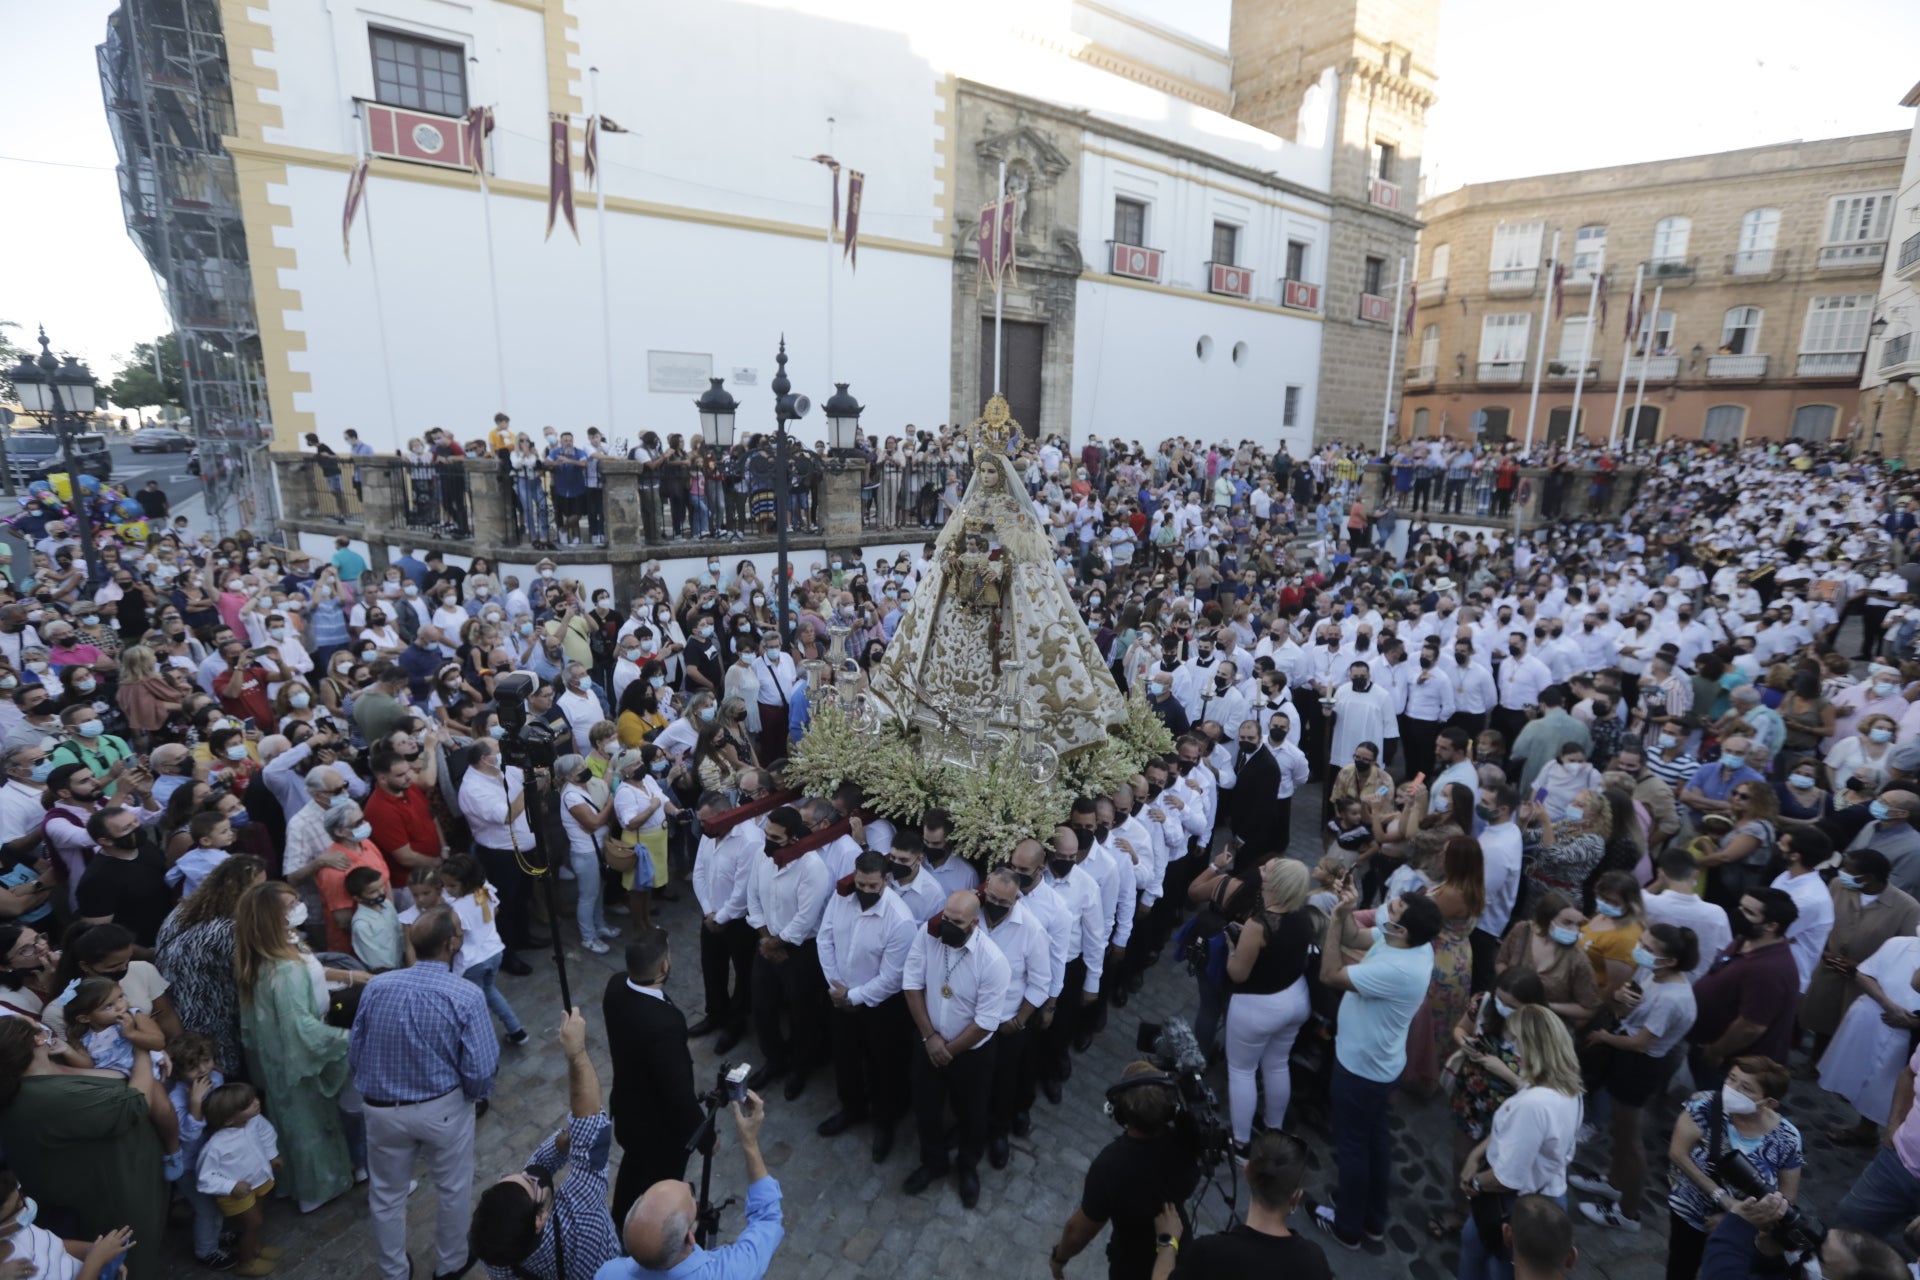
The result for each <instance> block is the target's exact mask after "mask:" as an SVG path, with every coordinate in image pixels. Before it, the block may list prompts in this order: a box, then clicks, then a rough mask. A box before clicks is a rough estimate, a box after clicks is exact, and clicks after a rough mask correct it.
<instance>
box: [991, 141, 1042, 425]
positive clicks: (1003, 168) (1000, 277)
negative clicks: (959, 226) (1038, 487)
mask: <svg viewBox="0 0 1920 1280" xmlns="http://www.w3.org/2000/svg"><path fill="white" fill-rule="evenodd" d="M997 190H998V194H997V195H995V197H994V201H993V207H994V211H995V212H994V223H993V256H994V259H995V260H996V262H997V261H998V259H999V257H1000V238H1001V237H1002V236H1004V235H1005V234H1006V228H1004V227H1002V226H1001V225H1000V219H1001V218H1004V217H1005V216H1006V213H1007V162H1006V161H1005V160H1002V161H1001V162H1000V185H999V187H998V189H997ZM1006 279H1007V264H1006V263H1004V262H1001V263H999V270H997V271H995V272H994V273H993V394H995V395H999V394H1000V310H1001V300H1002V296H1003V295H1004V293H1005V292H1006ZM1038 427H1039V424H1038V423H1032V422H1030V423H1028V424H1027V429H1028V430H1029V431H1033V430H1037V429H1038Z"/></svg>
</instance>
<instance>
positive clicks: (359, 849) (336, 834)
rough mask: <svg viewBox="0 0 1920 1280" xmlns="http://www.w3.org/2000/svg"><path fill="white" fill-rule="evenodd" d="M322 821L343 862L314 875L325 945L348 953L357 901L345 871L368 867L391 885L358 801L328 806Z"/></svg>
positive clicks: (384, 862) (335, 851) (370, 825)
mask: <svg viewBox="0 0 1920 1280" xmlns="http://www.w3.org/2000/svg"><path fill="white" fill-rule="evenodd" d="M194 823H195V827H196V835H197V828H198V824H199V819H198V818H196V819H195V820H194ZM322 825H323V826H324V827H325V828H326V832H327V835H328V837H329V838H330V841H331V843H330V844H329V846H328V852H330V853H337V854H339V855H340V856H341V857H342V858H343V859H345V861H346V863H347V866H346V869H345V870H342V869H340V868H338V867H332V866H322V867H321V868H320V869H319V872H318V873H317V874H316V876H315V877H314V879H315V884H316V887H317V888H318V890H319V893H320V904H321V906H322V907H323V908H324V910H325V921H326V927H327V949H328V950H329V951H344V952H347V953H349V954H351V953H352V951H353V913H354V909H355V908H356V907H357V906H358V905H359V904H358V903H357V901H356V900H355V898H354V895H353V893H352V892H351V891H349V890H348V888H347V875H348V873H349V872H350V871H351V870H352V869H354V868H356V867H369V868H371V869H373V870H374V871H375V872H377V873H379V876H380V880H381V884H382V885H383V886H385V887H386V888H387V891H388V892H389V893H391V892H392V889H391V886H390V885H388V883H387V860H386V858H385V857H384V856H383V855H382V854H381V852H380V848H379V846H378V845H376V844H374V843H373V839H372V837H373V825H372V824H371V823H369V822H368V821H367V820H366V815H365V813H364V812H363V811H362V810H361V808H360V806H359V805H357V804H354V803H351V802H349V803H347V804H343V805H341V806H340V807H339V808H337V809H332V808H330V809H328V810H327V812H326V816H325V817H324V819H323V820H322ZM229 838H230V837H229Z"/></svg>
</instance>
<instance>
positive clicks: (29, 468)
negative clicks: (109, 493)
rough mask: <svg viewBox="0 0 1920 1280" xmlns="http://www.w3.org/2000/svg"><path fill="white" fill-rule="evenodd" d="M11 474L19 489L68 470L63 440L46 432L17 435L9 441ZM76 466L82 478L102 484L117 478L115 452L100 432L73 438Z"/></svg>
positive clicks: (8, 463) (9, 438)
mask: <svg viewBox="0 0 1920 1280" xmlns="http://www.w3.org/2000/svg"><path fill="white" fill-rule="evenodd" d="M6 449H7V470H8V471H9V472H10V473H12V476H13V483H14V485H15V486H16V487H18V486H22V485H28V484H32V483H33V482H34V481H35V480H44V479H46V478H47V476H48V475H50V474H52V473H53V472H56V471H65V470H66V469H67V459H66V455H65V454H64V453H63V452H62V451H61V448H60V437H59V436H57V435H54V434H52V433H51V432H46V431H14V432H9V433H8V434H7V437H6ZM73 464H74V466H75V467H77V468H78V469H79V471H80V474H81V475H89V476H93V477H95V478H96V479H99V480H111V479H112V478H113V451H112V450H111V449H109V448H108V447H107V438H106V436H104V435H102V434H101V433H100V432H97V431H85V432H78V433H76V434H75V435H74V437H73Z"/></svg>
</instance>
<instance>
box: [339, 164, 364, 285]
mask: <svg viewBox="0 0 1920 1280" xmlns="http://www.w3.org/2000/svg"><path fill="white" fill-rule="evenodd" d="M371 163H372V161H370V160H366V159H364V158H363V159H362V160H361V161H360V163H358V164H356V165H354V166H353V170H352V172H350V173H348V174H347V203H346V207H345V208H344V209H342V210H341V211H340V252H341V253H342V254H344V255H345V256H346V259H347V261H348V262H352V261H353V220H354V217H355V216H356V215H357V214H358V213H359V212H360V201H361V200H362V199H363V198H364V197H365V196H366V194H367V166H368V165H369V164H371Z"/></svg>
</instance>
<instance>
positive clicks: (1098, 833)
mask: <svg viewBox="0 0 1920 1280" xmlns="http://www.w3.org/2000/svg"><path fill="white" fill-rule="evenodd" d="M1112 830H1113V828H1112V827H1110V826H1108V825H1107V824H1106V823H1104V822H1102V823H1098V824H1096V825H1095V826H1094V828H1093V838H1094V840H1096V841H1097V842H1099V843H1101V844H1105V843H1106V839H1107V833H1108V832H1109V831H1112Z"/></svg>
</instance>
